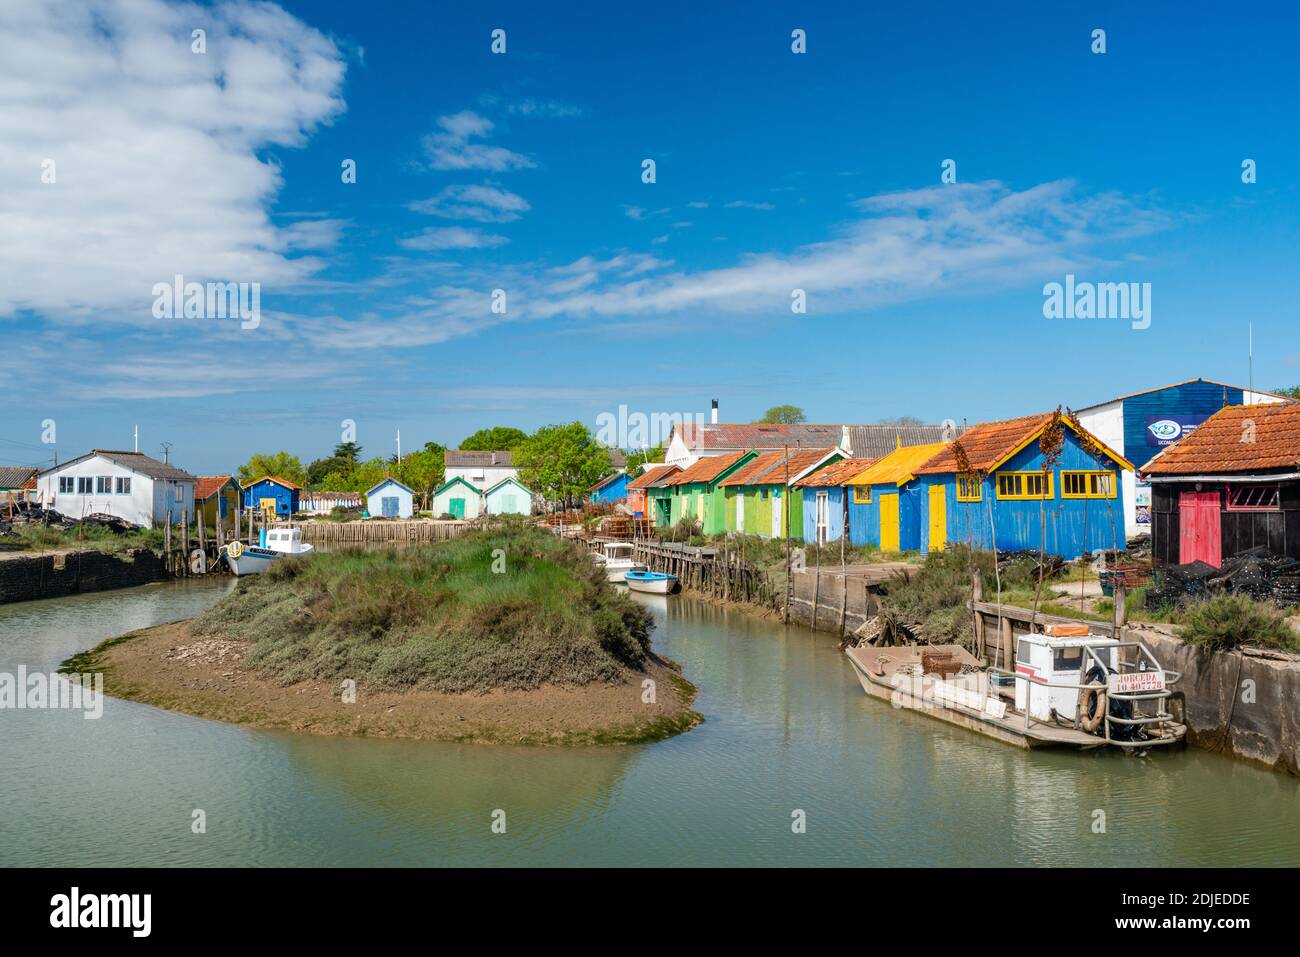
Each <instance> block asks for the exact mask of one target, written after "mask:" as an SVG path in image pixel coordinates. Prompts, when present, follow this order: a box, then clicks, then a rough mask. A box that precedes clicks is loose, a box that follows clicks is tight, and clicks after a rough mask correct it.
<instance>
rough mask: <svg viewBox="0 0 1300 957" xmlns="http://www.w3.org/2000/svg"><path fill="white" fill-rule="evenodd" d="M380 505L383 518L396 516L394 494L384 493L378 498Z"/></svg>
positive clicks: (395, 497)
mask: <svg viewBox="0 0 1300 957" xmlns="http://www.w3.org/2000/svg"><path fill="white" fill-rule="evenodd" d="M380 507H381V508H382V509H383V516H384V518H397V496H396V495H385V496H384V497H383V498H382V499H380Z"/></svg>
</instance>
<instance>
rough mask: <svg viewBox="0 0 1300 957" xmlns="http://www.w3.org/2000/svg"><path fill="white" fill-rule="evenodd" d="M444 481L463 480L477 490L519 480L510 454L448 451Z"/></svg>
mask: <svg viewBox="0 0 1300 957" xmlns="http://www.w3.org/2000/svg"><path fill="white" fill-rule="evenodd" d="M442 464H443V469H444V474H443V481H444V482H450V481H451V480H452V479H463V480H465V481H466V482H468V483H469V484H470V485H473V486H474V487H475V488H476V489H485V488H491V487H492V486H494V485H496V484H497V483H498V482H501V481H503V480H505V479H508V478H511V479H518V478H519V469H517V468H515V465H514V462H513V461H512V460H511V455H510V453H509V452H477V451H465V450H462V449H447V450H446V451H445V452H444V453H443V454H442Z"/></svg>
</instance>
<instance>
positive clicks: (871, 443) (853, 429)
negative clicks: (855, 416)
mask: <svg viewBox="0 0 1300 957" xmlns="http://www.w3.org/2000/svg"><path fill="white" fill-rule="evenodd" d="M844 429H845V441H846V443H847V444H846V445H845V450H846V451H848V452H851V453H853V455H855V456H857V457H859V458H868V459H880V458H884V457H885V456H886V455H888V454H889V453H890V452H892V451H894V450H895V449H896V448H898V447H899V446H900V445H931V444H933V443H935V442H945V441H948V440H949V439H952V438H954V437H955V436H957V435H960V434H961V428H960V426H959V427H957V428H956V429H955V430H953V431H951V432H950V433H949V434H947V435H945V434H944V427H943V426H942V425H846V426H845V427H844Z"/></svg>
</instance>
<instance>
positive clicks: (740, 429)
mask: <svg viewBox="0 0 1300 957" xmlns="http://www.w3.org/2000/svg"><path fill="white" fill-rule="evenodd" d="M673 428H674V430H675V431H676V432H677V434H678V435H680V436H681V437H682V441H683V442H685V443H686V445H687V447H689V448H692V449H743V450H746V451H748V450H749V449H763V450H766V449H780V448H784V447H785V446H787V445H789V446H802V447H803V448H829V447H831V446H835V445H839V444H840V436H841V433H842V431H843V428H844V426H842V425H808V424H806V423H800V424H798V425H780V424H777V423H767V422H750V423H740V424H718V425H712V424H710V425H697V424H695V423H692V422H687V423H684V424H682V425H678V426H674V427H673Z"/></svg>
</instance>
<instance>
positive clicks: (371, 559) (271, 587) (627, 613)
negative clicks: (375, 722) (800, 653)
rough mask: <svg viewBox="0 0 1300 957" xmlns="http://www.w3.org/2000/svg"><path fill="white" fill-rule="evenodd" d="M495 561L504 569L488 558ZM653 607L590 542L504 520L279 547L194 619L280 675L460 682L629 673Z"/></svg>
mask: <svg viewBox="0 0 1300 957" xmlns="http://www.w3.org/2000/svg"><path fill="white" fill-rule="evenodd" d="M494 564H495V565H496V567H497V568H503V570H501V571H494V570H493V568H494ZM650 622H651V619H650V615H649V614H648V613H647V612H646V611H645V610H644V609H643V608H642V607H641V606H639V605H637V604H636V603H635V602H633V601H632V600H631V599H629V598H628V597H627V596H626V595H623V594H620V593H618V592H617V591H615V590H614V589H613V588H612V587H611V586H609V585H608V584H607V583H606V582H605V580H604V576H603V574H602V573H601V572H600V571H599V569H597V567H596V566H595V565H594V564H593V563H592V561H591V560H590V558H589V557H588V556H587V554H586V553H585V551H584V550H583V549H581V548H579V547H578V546H576V545H574V544H573V543H571V542H566V541H563V540H561V539H559V538H556V537H555V536H553V535H550V534H548V533H547V532H544V531H541V530H538V529H535V528H525V527H523V526H521V525H506V526H500V527H494V528H490V529H488V530H485V531H481V532H474V533H471V534H468V535H465V536H462V537H460V538H456V539H452V540H450V541H446V542H440V543H437V544H435V545H431V546H428V547H423V548H406V549H402V550H400V551H399V550H396V549H390V550H386V551H370V552H363V551H338V552H329V553H319V554H316V555H313V556H311V557H310V558H307V559H284V560H281V561H279V562H277V563H275V565H273V566H272V567H271V568H270V569H269V570H268V571H267V572H266V573H264V574H262V575H257V576H253V577H251V578H246V579H242V580H241V581H240V584H239V587H238V588H237V589H236V590H235V591H234V592H233V593H232V594H231V595H229V596H228V597H227V598H225V599H224V600H223V601H221V602H220V603H218V604H217V605H216V606H215V607H213V608H212V609H211V610H210V611H208V612H207V613H206V614H205V615H203V617H201V618H200V619H198V620H197V621H196V623H195V632H196V633H197V634H202V635H209V636H216V637H224V638H230V639H235V640H246V641H249V642H251V644H252V647H251V649H250V652H249V655H248V658H247V660H246V663H247V664H248V665H249V666H250V667H252V668H253V669H254V670H255V671H257V672H259V673H260V674H262V675H264V676H266V677H268V678H271V679H273V680H276V681H278V682H280V683H282V684H286V685H288V684H292V683H294V682H297V681H301V680H304V679H309V678H330V679H344V678H352V679H354V680H355V681H357V683H358V684H359V685H369V686H371V687H377V688H387V689H399V688H410V687H422V688H430V689H433V690H437V691H443V692H450V693H457V692H466V691H488V690H492V689H496V688H503V689H528V688H537V687H539V686H541V685H543V684H560V685H583V684H589V683H592V682H597V681H605V682H616V681H621V680H624V678H625V677H626V669H628V668H633V669H636V668H640V667H641V665H642V664H643V663H644V662H645V659H646V656H647V653H648V652H649V648H650V627H651V623H650Z"/></svg>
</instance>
